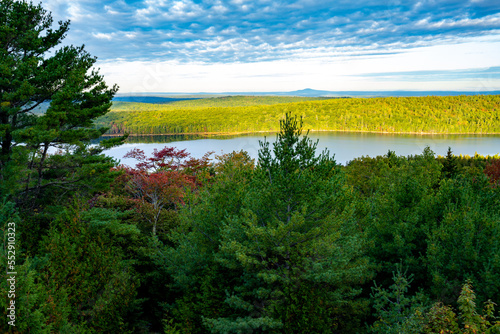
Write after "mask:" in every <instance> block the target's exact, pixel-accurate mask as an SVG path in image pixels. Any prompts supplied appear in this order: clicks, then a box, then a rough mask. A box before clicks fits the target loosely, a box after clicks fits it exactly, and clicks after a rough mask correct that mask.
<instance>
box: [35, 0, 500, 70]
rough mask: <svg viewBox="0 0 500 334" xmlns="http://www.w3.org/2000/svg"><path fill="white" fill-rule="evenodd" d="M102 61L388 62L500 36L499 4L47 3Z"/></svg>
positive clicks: (473, 0)
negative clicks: (372, 57)
mask: <svg viewBox="0 0 500 334" xmlns="http://www.w3.org/2000/svg"><path fill="white" fill-rule="evenodd" d="M44 5H45V7H47V8H48V9H49V10H51V11H52V12H53V13H54V16H55V17H57V19H65V18H69V19H71V20H72V25H71V29H72V31H71V33H70V36H69V41H70V42H71V43H75V44H81V43H82V41H84V42H85V44H86V45H87V47H88V48H89V50H90V51H91V52H92V53H93V54H95V55H97V56H98V57H99V58H100V59H113V58H121V59H126V60H162V61H168V60H176V61H181V62H193V61H195V62H196V61H199V62H209V63H214V62H224V63H227V62H256V61H268V60H276V59H290V58H309V57H311V55H314V56H315V57H331V56H336V55H350V56H356V55H367V54H380V53H388V52H393V51H395V50H396V51H397V50H401V49H406V48H412V47H416V46H425V45H434V44H437V43H442V42H443V41H450V40H460V39H461V38H463V37H471V36H482V35H489V34H499V33H500V2H499V1H497V0H484V1H481V0H469V1H463V0H455V1H452V0H444V1H436V0H422V1H399V0H388V1H378V0H377V1H375V0H360V1H352V0H336V1H325V0H297V1H270V0H224V1H222V0H201V1H196V0H143V1H123V0H118V1H95V0H90V1H89V0H85V1H83V0H73V1H71V2H68V1H62V0H48V1H46V2H44Z"/></svg>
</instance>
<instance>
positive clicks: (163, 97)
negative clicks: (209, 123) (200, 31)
mask: <svg viewBox="0 0 500 334" xmlns="http://www.w3.org/2000/svg"><path fill="white" fill-rule="evenodd" d="M235 95H241V96H301V97H390V96H393V97H411V96H458V95H468V96H469V95H500V91H498V90H497V91H467V92H465V91H404V90H401V91H327V90H317V89H311V88H306V89H301V90H295V91H291V92H222V93H206V92H204V93H189V94H187V93H140V94H135V93H129V94H121V95H120V96H118V97H115V98H114V101H124V102H143V103H170V102H175V101H179V100H190V99H197V98H207V97H215V96H235Z"/></svg>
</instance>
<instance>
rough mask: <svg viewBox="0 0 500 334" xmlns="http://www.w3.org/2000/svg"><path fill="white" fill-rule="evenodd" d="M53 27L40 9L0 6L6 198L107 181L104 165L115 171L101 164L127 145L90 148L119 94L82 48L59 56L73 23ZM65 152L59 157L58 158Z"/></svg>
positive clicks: (1, 162)
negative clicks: (108, 150) (109, 152)
mask: <svg viewBox="0 0 500 334" xmlns="http://www.w3.org/2000/svg"><path fill="white" fill-rule="evenodd" d="M52 24H53V19H52V16H51V14H50V13H48V12H47V11H46V10H44V9H43V8H42V7H41V5H34V4H33V3H31V2H26V1H14V0H4V1H2V2H1V3H0V143H1V150H0V168H1V173H0V179H1V180H2V184H3V185H4V186H3V187H2V188H3V189H1V191H2V192H12V190H13V189H14V190H15V191H21V190H22V191H23V193H24V194H25V195H27V194H30V195H33V194H35V195H36V196H35V197H39V194H40V192H41V190H42V189H45V188H52V189H55V188H58V189H60V190H61V189H65V190H67V189H69V187H70V185H77V184H79V183H81V181H83V180H84V179H88V178H90V177H91V175H90V174H94V175H100V174H99V172H102V171H104V170H105V169H102V167H103V166H104V165H107V167H106V168H107V169H108V170H109V166H110V165H109V162H110V161H109V159H108V160H107V161H106V160H105V159H104V160H103V157H102V156H101V158H100V159H99V158H96V157H97V156H98V155H99V154H100V153H101V152H102V150H103V149H104V147H107V146H109V145H113V144H114V143H116V142H120V140H121V139H118V140H115V141H113V143H112V142H104V143H102V144H101V145H100V146H98V147H96V148H93V149H89V147H88V143H89V141H90V140H91V139H96V138H98V137H100V136H101V135H102V134H103V133H104V131H105V129H102V130H96V129H93V128H92V125H93V119H94V118H96V117H98V116H101V115H104V114H105V113H106V112H108V110H109V108H110V106H111V99H112V98H113V96H114V94H115V93H116V91H117V89H118V88H117V86H113V87H112V88H108V87H107V86H106V84H105V82H104V80H103V77H102V76H100V75H99V73H98V71H97V70H95V69H93V66H94V64H95V62H96V58H95V57H92V56H91V55H90V54H89V53H87V52H86V51H85V50H84V47H83V46H80V47H75V46H64V47H61V48H59V49H57V46H58V45H59V44H60V43H61V42H62V40H63V39H64V37H65V36H66V33H67V32H68V29H69V21H66V22H59V23H58V26H57V27H56V28H52ZM58 149H59V150H61V151H60V154H59V155H58V157H55V158H54V157H53V156H51V154H52V153H54V152H55V151H56V150H58ZM68 152H71V154H68ZM82 168H83V169H82ZM97 179H99V178H97ZM99 183H100V182H99V181H97V184H99ZM20 184H22V188H19V186H14V185H20Z"/></svg>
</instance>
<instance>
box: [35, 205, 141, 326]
mask: <svg viewBox="0 0 500 334" xmlns="http://www.w3.org/2000/svg"><path fill="white" fill-rule="evenodd" d="M99 213H100V214H99ZM85 216H86V217H85ZM85 216H84V217H80V215H79V213H78V212H77V211H76V210H74V209H69V210H68V211H67V212H65V213H63V214H62V215H61V216H60V217H59V218H58V219H57V220H56V221H54V223H53V225H52V227H51V230H50V231H49V234H48V236H47V237H46V238H45V242H44V248H45V251H46V254H48V257H47V259H46V262H45V265H44V266H43V267H42V268H41V269H40V274H41V280H42V281H44V282H45V284H46V287H47V290H48V293H49V294H50V298H51V300H54V302H56V303H57V302H61V300H65V301H66V302H67V304H68V306H69V307H70V314H69V316H68V318H69V319H68V320H69V321H71V322H73V323H79V324H82V325H83V324H84V326H85V328H87V330H89V331H92V332H103V331H105V332H127V329H129V328H130V327H129V326H130V325H129V324H127V317H126V316H127V314H128V313H129V312H133V311H135V309H136V307H137V305H136V301H135V295H136V288H137V283H138V282H137V280H136V279H135V278H134V276H133V270H132V268H131V267H130V264H129V263H127V261H124V260H123V258H122V256H123V255H122V252H121V251H120V250H119V249H118V248H116V247H113V246H112V243H111V242H110V240H109V239H108V238H109V236H108V235H107V234H106V233H103V227H102V225H103V216H102V212H99V211H94V212H88V213H86V214H85ZM92 216H94V217H95V216H97V217H95V219H90V218H91V217H92ZM84 218H86V219H87V220H90V221H91V224H92V225H93V226H94V227H92V225H89V224H88V223H87V222H85V220H84ZM97 222H99V223H97ZM109 223H110V226H106V228H107V229H109V230H111V231H112V235H123V234H130V233H132V234H136V233H137V231H136V230H134V229H133V228H127V227H121V226H119V225H118V224H117V223H116V222H114V223H113V221H111V222H109ZM99 225H101V226H99Z"/></svg>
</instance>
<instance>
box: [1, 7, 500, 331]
mask: <svg viewBox="0 0 500 334" xmlns="http://www.w3.org/2000/svg"><path fill="white" fill-rule="evenodd" d="M0 23H1V26H0V29H1V30H0V65H1V66H0V74H1V77H0V98H1V100H0V121H1V123H0V141H1V143H2V151H1V155H0V168H1V170H0V181H1V183H0V237H1V240H2V247H0V267H1V268H2V274H1V275H0V278H1V280H0V295H1V296H2V298H0V308H1V310H2V311H1V313H2V316H3V321H0V331H1V332H3V333H36V334H45V333H75V334H80V333H394V334H396V333H429V334H430V333H463V334H465V333H467V334H469V333H498V332H499V331H500V321H499V313H498V310H497V309H496V307H497V304H498V303H499V302H500V280H499V277H500V246H499V240H500V210H499V207H500V159H498V158H497V157H481V156H478V155H476V156H474V157H457V156H455V155H453V153H452V151H451V149H450V150H449V151H448V154H447V156H446V157H435V155H434V153H433V152H432V151H431V150H430V149H429V148H426V149H424V151H423V152H422V153H421V154H418V155H414V156H408V157H405V156H397V155H396V154H395V153H394V152H392V151H389V152H387V154H386V155H384V156H377V157H374V158H368V157H362V158H358V159H354V160H353V161H351V162H349V163H348V164H347V165H346V166H341V165H339V164H338V163H337V162H336V161H335V159H334V157H333V156H332V155H331V153H330V152H328V151H324V152H317V144H318V143H317V142H313V141H312V140H311V139H310V138H308V136H307V133H305V134H304V133H303V128H304V127H306V126H307V123H306V121H307V120H308V119H309V121H310V120H311V119H315V117H314V113H316V112H317V113H318V122H319V121H320V120H322V118H321V117H320V115H321V113H320V111H321V107H325V108H326V109H328V110H329V112H332V113H334V112H338V113H339V114H342V115H344V113H345V109H343V108H347V107H346V106H352V108H358V109H356V110H358V111H359V110H364V112H365V113H366V115H365V116H363V117H364V118H363V120H367V119H368V118H369V117H368V115H371V114H370V113H381V110H383V109H381V108H380V106H394V108H395V110H394V115H396V114H398V113H396V110H399V109H398V108H396V106H401V105H405V104H404V103H407V106H408V108H403V107H401V108H400V109H402V110H404V111H405V112H408V110H410V107H409V106H412V107H411V110H428V111H426V112H427V114H426V115H431V114H432V115H434V113H433V112H431V110H434V109H432V108H434V107H432V108H431V106H440V107H439V108H442V110H444V111H443V112H447V113H448V114H449V115H450V117H451V115H462V114H463V115H465V114H466V111H470V110H471V108H472V109H474V108H475V109H474V110H476V111H477V113H476V115H479V114H481V113H485V114H489V115H490V116H491V122H493V123H495V122H496V121H497V118H495V117H496V116H495V115H496V113H497V112H498V108H497V105H498V97H497V96H485V97H463V96H462V97H457V98H451V97H450V98H432V97H430V98H423V99H411V98H409V99H403V100H399V99H346V100H325V101H308V102H299V103H287V104H275V105H265V106H256V105H254V106H248V107H241V106H240V107H230V106H225V107H222V106H219V107H214V108H211V109H210V108H208V107H207V106H206V105H203V104H204V103H207V101H202V102H198V101H189V103H200V104H201V105H200V106H199V107H198V108H194V107H191V106H190V107H188V108H185V109H182V111H183V112H185V113H186V115H189V116H190V117H194V115H198V116H197V117H201V115H203V113H204V112H206V113H207V114H206V120H205V121H203V122H201V123H200V124H199V125H197V124H196V123H189V124H192V125H189V126H192V130H196V129H199V128H204V127H207V129H208V126H209V124H213V126H214V127H215V126H216V125H217V124H218V125H217V126H220V119H219V120H218V122H219V123H210V122H212V117H214V115H216V114H217V112H218V113H219V117H226V118H225V120H227V121H228V123H229V124H228V126H229V125H231V123H230V122H232V120H231V119H230V118H228V117H227V116H228V114H227V113H231V112H234V116H235V117H240V116H241V115H246V116H245V117H247V118H248V120H249V121H248V122H249V123H248V124H246V125H245V124H243V125H242V126H250V125H251V124H256V122H253V123H250V120H257V121H261V120H262V118H259V117H264V119H265V122H264V124H266V125H265V126H264V127H272V128H273V129H276V130H278V133H277V135H276V142H274V143H273V144H272V145H270V143H268V142H260V150H259V157H258V159H257V161H255V160H253V159H251V158H250V157H249V155H248V154H247V153H246V152H244V151H239V152H232V153H228V154H224V155H221V156H217V155H213V153H212V152H207V153H206V154H205V155H204V156H203V157H202V158H199V159H197V158H193V157H191V156H190V154H189V152H186V151H185V150H178V149H176V148H173V147H165V148H163V149H160V150H155V151H154V152H153V154H152V155H150V156H148V155H146V154H145V153H144V152H143V151H141V150H139V149H132V150H131V151H130V152H128V153H127V156H128V157H130V158H133V159H135V160H136V161H137V164H136V166H134V167H125V166H120V165H118V163H117V162H116V161H114V160H113V159H111V158H109V157H107V156H105V155H104V154H102V151H103V149H105V148H108V147H111V146H113V145H118V144H120V143H122V142H123V140H124V139H125V138H116V139H112V140H103V141H101V142H100V144H99V145H96V146H92V145H90V140H92V139H95V138H98V137H99V136H101V135H102V134H103V133H105V132H106V128H99V129H96V128H95V125H96V124H95V122H94V121H95V119H96V118H97V117H108V115H111V116H109V117H115V115H123V114H125V115H134V112H132V111H128V112H110V113H108V111H109V108H110V107H111V102H110V101H111V100H112V98H113V96H114V94H115V92H116V90H117V88H116V87H112V88H108V87H107V86H106V85H105V84H104V81H103V78H102V77H101V76H100V75H99V74H98V73H97V72H95V71H92V70H91V68H92V65H93V64H94V62H95V58H92V57H90V55H88V53H86V52H85V51H84V48H83V47H78V48H77V47H73V46H69V47H62V48H61V49H57V50H55V52H51V53H50V52H49V51H50V50H54V48H55V47H56V46H57V45H59V44H60V43H61V40H62V38H63V37H64V35H65V32H66V31H67V29H68V27H69V24H68V22H61V23H59V25H58V26H57V27H56V28H55V29H51V28H50V27H51V25H52V20H51V16H50V14H49V13H47V12H46V11H45V10H43V8H42V7H41V6H39V5H33V4H32V3H27V2H24V1H23V2H21V1H13V0H4V1H2V2H0ZM240 99H244V98H240ZM394 101H396V102H397V103H396V102H394ZM212 102H213V101H212ZM212 102H210V103H212ZM233 102H234V101H233ZM233 102H231V99H227V101H223V102H221V101H216V103H222V104H224V103H233ZM393 102H394V104H392V103H393ZM403 102H404V103H403ZM451 102H453V103H451ZM41 103H50V104H49V107H48V109H47V110H46V112H43V113H32V112H31V111H32V110H34V109H31V108H32V107H34V106H37V105H39V104H41ZM176 103H177V102H176ZM179 103H180V102H179ZM238 103H239V102H238ZM254 104H259V101H258V99H257V100H254ZM266 104H269V103H268V101H267V102H266ZM307 106H309V107H310V108H309V109H308V108H306V107H307ZM372 106H377V107H378V109H373V110H378V111H377V112H374V111H373V110H372ZM154 108H156V107H154ZM169 108H170V109H168V110H170V111H168V110H166V111H165V112H163V111H162V112H160V111H158V110H150V111H144V112H141V111H138V112H136V113H135V114H137V116H140V117H139V119H141V120H144V121H146V120H147V118H144V117H145V115H148V113H151V115H149V116H148V117H151V116H152V115H158V119H161V117H166V116H161V115H163V114H168V113H170V112H171V113H172V115H175V114H176V113H177V114H178V115H181V114H182V113H181V112H180V111H179V110H181V109H176V108H178V107H173V108H172V107H169ZM212 109H213V110H214V112H213V113H212V114H210V113H209V112H208V111H209V110H212ZM326 109H325V110H326ZM337 109H338V110H337ZM252 110H268V112H269V114H264V116H258V117H257V116H255V115H253V114H252ZM299 110H300V111H299ZM336 110H337V111H336ZM243 111H246V112H247V114H245V113H243ZM271 111H273V113H271ZM385 112H386V113H385V114H384V115H385V116H384V119H391V118H392V116H391V117H389V115H393V111H392V109H391V111H390V112H389V111H387V110H386V111H385ZM415 112H416V111H415ZM419 112H420V111H419ZM127 113H128V114H127ZM403 114H404V113H403ZM252 115H253V116H252ZM259 115H260V114H259ZM271 115H272V116H271ZM345 115H347V114H345ZM398 115H400V114H398ZM127 117H128V116H127ZM381 117H382V116H381ZM457 117H462V116H457ZM464 117H465V116H464ZM478 117H479V116H478ZM125 119H128V118H126V117H125ZM169 119H170V118H169ZM172 119H175V118H172ZM193 119H194V120H196V118H193ZM236 119H237V118H236ZM341 119H342V118H341ZM411 119H413V120H415V119H416V118H411ZM153 120H154V119H153ZM482 120H483V118H480V117H479V118H478V121H477V122H476V123H477V124H482V123H481V122H482ZM101 121H102V118H101ZM275 121H276V122H275ZM362 122H363V123H362V124H366V123H364V121H362ZM450 122H451V121H450ZM460 122H465V120H461V121H460ZM451 123H453V122H451ZM124 124H125V123H124ZM186 124H187V123H186ZM419 124H420V123H419ZM426 124H427V123H426ZM453 124H454V123H453ZM156 125H158V124H156ZM156 125H155V126H156ZM455 125H456V126H458V125H460V124H458V123H457V124H455ZM461 125H464V126H465V125H467V124H461ZM137 126H142V125H141V123H138V125H137ZM151 126H153V125H151ZM177 126H179V128H178V131H179V132H182V131H183V129H186V128H182V127H181V125H180V124H179V125H177ZM183 126H184V125H183ZM189 126H188V128H189ZM231 126H232V125H231ZM363 126H364V125H363ZM366 126H367V127H368V126H369V125H366ZM422 126H424V124H422ZM143 129H146V128H143ZM228 129H229V127H228ZM485 129H486V128H485ZM115 130H116V129H115ZM206 131H208V130H206ZM228 131H229V130H228ZM49 148H56V149H57V150H53V151H49ZM332 153H335V152H332Z"/></svg>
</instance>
